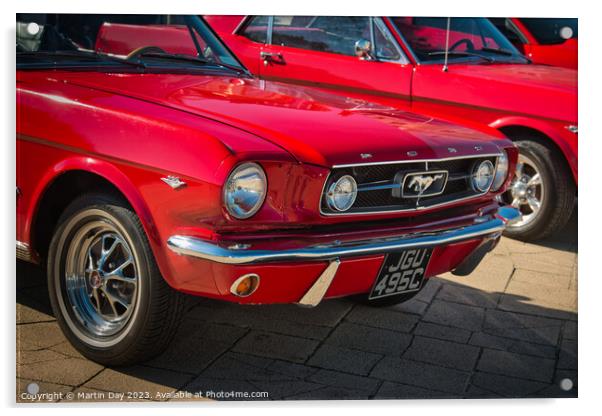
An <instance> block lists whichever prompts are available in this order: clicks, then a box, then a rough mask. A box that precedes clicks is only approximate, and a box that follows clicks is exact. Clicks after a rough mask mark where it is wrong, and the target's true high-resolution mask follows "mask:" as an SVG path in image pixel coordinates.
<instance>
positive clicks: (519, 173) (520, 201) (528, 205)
mask: <svg viewBox="0 0 602 416" xmlns="http://www.w3.org/2000/svg"><path fill="white" fill-rule="evenodd" d="M545 191H546V189H545V186H544V184H543V179H542V177H541V171H540V169H539V168H538V166H537V164H536V163H535V162H534V161H533V160H532V159H531V158H529V157H528V156H525V155H524V154H522V153H519V155H518V163H517V164H516V170H515V176H514V179H513V180H512V183H511V184H510V186H509V187H508V191H506V193H505V195H504V199H505V201H506V202H507V203H508V204H509V205H510V206H512V207H514V208H517V209H518V210H519V211H520V212H521V214H522V215H523V217H522V219H521V220H520V221H518V222H516V223H514V224H512V225H511V226H510V227H511V228H522V227H525V226H527V225H529V224H531V223H532V222H533V221H535V219H536V218H537V217H538V216H539V214H540V213H541V204H542V203H543V200H544V197H545Z"/></svg>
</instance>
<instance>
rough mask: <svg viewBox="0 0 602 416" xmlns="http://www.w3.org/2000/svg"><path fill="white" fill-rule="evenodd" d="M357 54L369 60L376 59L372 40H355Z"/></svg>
mask: <svg viewBox="0 0 602 416" xmlns="http://www.w3.org/2000/svg"><path fill="white" fill-rule="evenodd" d="M355 56H357V57H358V58H360V59H365V60H368V61H373V60H375V58H374V55H372V42H370V41H369V40H367V39H360V40H358V41H357V42H355Z"/></svg>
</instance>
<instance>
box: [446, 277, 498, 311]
mask: <svg viewBox="0 0 602 416" xmlns="http://www.w3.org/2000/svg"><path fill="white" fill-rule="evenodd" d="M500 296H501V294H500V293H489V292H486V291H483V290H481V289H475V288H472V287H468V286H460V285H456V284H449V283H448V284H445V285H443V287H442V288H441V290H440V291H439V293H437V299H441V300H445V301H448V302H457V303H464V304H466V305H471V306H480V307H484V308H485V307H490V308H491V307H495V306H496V305H497V303H498V301H499V298H500Z"/></svg>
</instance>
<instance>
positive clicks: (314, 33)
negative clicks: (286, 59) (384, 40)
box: [272, 16, 370, 56]
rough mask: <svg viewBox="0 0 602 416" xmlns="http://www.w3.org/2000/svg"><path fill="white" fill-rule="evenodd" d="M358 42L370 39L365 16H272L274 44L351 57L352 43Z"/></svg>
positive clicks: (353, 51) (353, 52) (353, 47)
mask: <svg viewBox="0 0 602 416" xmlns="http://www.w3.org/2000/svg"><path fill="white" fill-rule="evenodd" d="M360 39H370V18H369V17H365V16H360V17H345V16H275V17H274V25H273V29H272V44H274V45H281V46H289V47H292V48H301V49H309V50H314V51H320V52H329V53H337V54H341V55H349V56H355V42H357V41H358V40H360Z"/></svg>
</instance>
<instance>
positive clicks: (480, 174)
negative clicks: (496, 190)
mask: <svg viewBox="0 0 602 416" xmlns="http://www.w3.org/2000/svg"><path fill="white" fill-rule="evenodd" d="M494 171H495V168H494V167H493V163H491V162H490V161H489V160H484V161H482V162H481V163H479V164H475V167H474V170H473V172H472V187H473V188H474V189H475V191H478V192H486V191H487V190H488V189H489V187H490V186H491V183H492V182H493V175H494Z"/></svg>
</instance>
